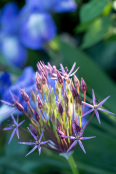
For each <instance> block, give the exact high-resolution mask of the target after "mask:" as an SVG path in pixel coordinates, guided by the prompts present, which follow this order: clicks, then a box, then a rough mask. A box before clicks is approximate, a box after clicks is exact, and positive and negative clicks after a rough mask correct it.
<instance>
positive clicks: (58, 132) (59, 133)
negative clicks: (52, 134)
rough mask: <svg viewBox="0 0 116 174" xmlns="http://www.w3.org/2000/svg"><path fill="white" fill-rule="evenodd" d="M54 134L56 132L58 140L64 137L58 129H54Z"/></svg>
mask: <svg viewBox="0 0 116 174" xmlns="http://www.w3.org/2000/svg"><path fill="white" fill-rule="evenodd" d="M56 132H57V134H58V136H59V138H61V139H62V138H63V136H64V133H63V132H62V131H60V130H59V129H56Z"/></svg>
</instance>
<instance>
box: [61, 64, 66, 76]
mask: <svg viewBox="0 0 116 174" xmlns="http://www.w3.org/2000/svg"><path fill="white" fill-rule="evenodd" d="M60 67H61V70H62V74H65V70H64V67H63V65H62V64H60Z"/></svg>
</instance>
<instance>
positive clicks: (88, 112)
mask: <svg viewBox="0 0 116 174" xmlns="http://www.w3.org/2000/svg"><path fill="white" fill-rule="evenodd" d="M93 111H94V109H90V110H89V111H87V112H86V113H85V114H83V115H82V116H81V118H82V117H84V116H86V115H88V114H90V113H91V112H93Z"/></svg>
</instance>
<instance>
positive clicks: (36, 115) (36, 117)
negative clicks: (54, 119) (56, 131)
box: [34, 110, 40, 122]
mask: <svg viewBox="0 0 116 174" xmlns="http://www.w3.org/2000/svg"><path fill="white" fill-rule="evenodd" d="M34 115H35V119H36V121H38V122H39V120H40V116H39V114H38V112H37V111H36V110H35V111H34Z"/></svg>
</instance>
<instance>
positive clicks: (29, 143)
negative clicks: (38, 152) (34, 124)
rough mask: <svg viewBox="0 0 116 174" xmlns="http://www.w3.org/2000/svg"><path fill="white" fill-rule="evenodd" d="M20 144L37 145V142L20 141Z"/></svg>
mask: <svg viewBox="0 0 116 174" xmlns="http://www.w3.org/2000/svg"><path fill="white" fill-rule="evenodd" d="M18 143H19V144H25V145H29V146H32V145H35V144H36V143H34V142H18Z"/></svg>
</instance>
